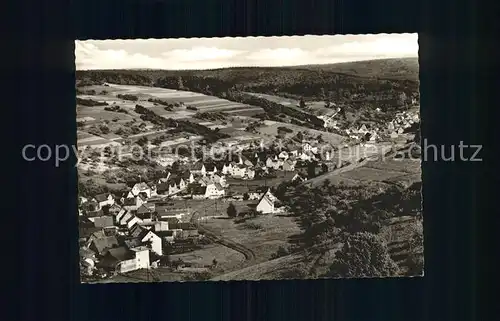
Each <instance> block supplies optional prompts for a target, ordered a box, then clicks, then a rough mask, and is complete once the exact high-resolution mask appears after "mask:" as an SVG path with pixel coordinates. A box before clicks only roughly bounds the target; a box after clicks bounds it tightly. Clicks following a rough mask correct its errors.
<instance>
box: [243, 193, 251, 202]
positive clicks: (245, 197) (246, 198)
mask: <svg viewBox="0 0 500 321" xmlns="http://www.w3.org/2000/svg"><path fill="white" fill-rule="evenodd" d="M249 197H250V195H248V193H244V194H243V200H244V201H246V200H248V198H249Z"/></svg>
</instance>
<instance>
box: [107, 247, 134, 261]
mask: <svg viewBox="0 0 500 321" xmlns="http://www.w3.org/2000/svg"><path fill="white" fill-rule="evenodd" d="M107 252H108V253H107V255H110V256H112V257H113V258H115V259H117V260H119V261H125V260H130V259H133V258H134V257H135V255H134V253H133V252H131V251H130V250H129V249H127V248H126V247H125V246H120V247H117V248H114V249H109V250H108V251H107Z"/></svg>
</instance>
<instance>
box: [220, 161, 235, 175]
mask: <svg viewBox="0 0 500 321" xmlns="http://www.w3.org/2000/svg"><path fill="white" fill-rule="evenodd" d="M232 170H233V165H232V164H231V163H229V164H227V165H226V164H224V166H223V167H222V174H224V175H230V174H231V172H232Z"/></svg>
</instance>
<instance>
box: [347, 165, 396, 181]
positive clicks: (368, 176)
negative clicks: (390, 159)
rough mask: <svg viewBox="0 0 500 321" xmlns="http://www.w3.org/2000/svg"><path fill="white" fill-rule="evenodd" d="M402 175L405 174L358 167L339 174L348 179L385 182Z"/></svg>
mask: <svg viewBox="0 0 500 321" xmlns="http://www.w3.org/2000/svg"><path fill="white" fill-rule="evenodd" d="M404 174H405V173H402V172H396V171H389V170H381V169H375V168H369V167H359V168H356V169H353V170H352V171H348V172H345V173H341V174H340V176H341V177H346V178H348V179H354V180H361V181H385V180H388V179H391V178H394V177H398V176H401V175H404Z"/></svg>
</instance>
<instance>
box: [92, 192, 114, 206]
mask: <svg viewBox="0 0 500 321" xmlns="http://www.w3.org/2000/svg"><path fill="white" fill-rule="evenodd" d="M93 201H95V202H97V203H98V204H99V208H101V207H103V206H106V205H110V206H111V205H113V204H114V203H115V199H114V198H113V195H111V194H99V195H96V196H95V197H94V199H93Z"/></svg>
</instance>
